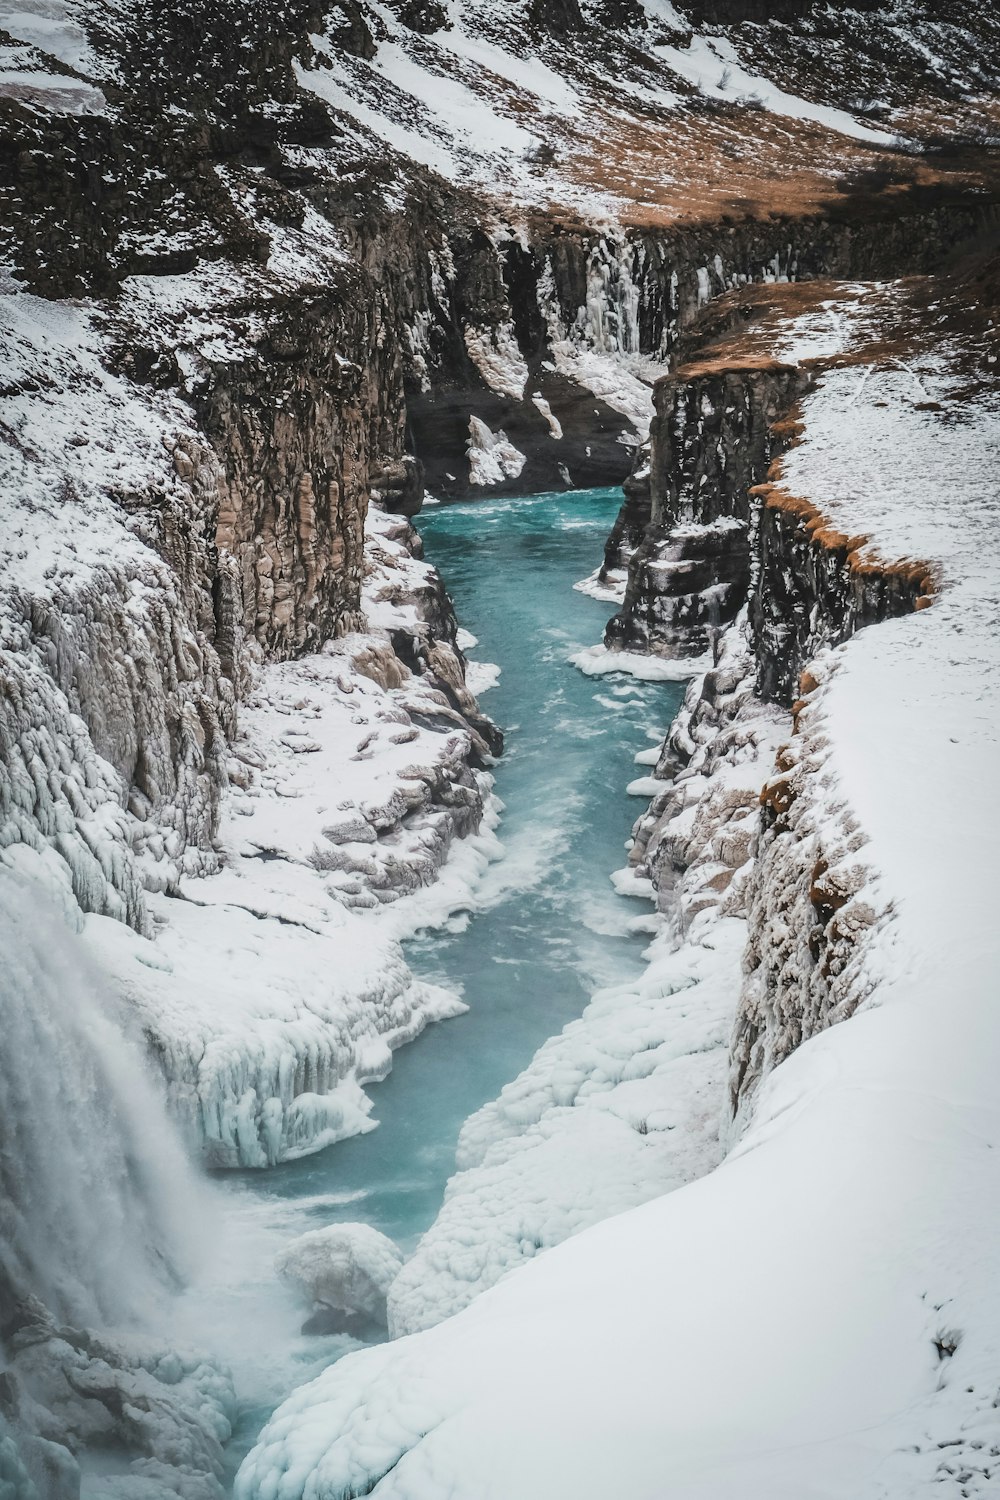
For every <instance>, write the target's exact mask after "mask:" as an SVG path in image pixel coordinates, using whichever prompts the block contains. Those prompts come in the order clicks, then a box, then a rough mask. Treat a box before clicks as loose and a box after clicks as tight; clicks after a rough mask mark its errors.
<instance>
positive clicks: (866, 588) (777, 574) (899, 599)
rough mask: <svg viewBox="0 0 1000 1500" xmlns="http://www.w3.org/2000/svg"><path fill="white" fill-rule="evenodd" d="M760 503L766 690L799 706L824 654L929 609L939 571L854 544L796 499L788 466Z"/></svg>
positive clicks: (759, 625) (760, 628)
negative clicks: (786, 475)
mask: <svg viewBox="0 0 1000 1500" xmlns="http://www.w3.org/2000/svg"><path fill="white" fill-rule="evenodd" d="M755 498H756V499H757V500H758V501H759V502H760V507H761V508H760V520H759V542H758V547H759V552H758V557H759V573H758V580H757V585H756V587H755V589H754V592H753V596H752V598H751V605H750V609H751V620H752V625H753V632H754V639H755V641H756V650H757V663H758V674H757V682H758V690H759V691H760V693H761V694H762V695H763V696H764V697H765V698H769V699H772V700H773V701H775V702H778V703H791V702H792V701H793V699H794V698H795V696H796V692H797V689H798V685H799V682H800V677H801V674H802V673H803V671H804V670H805V669H806V666H807V664H808V663H809V662H811V660H812V658H813V657H814V656H815V655H816V653H817V652H818V651H820V650H822V648H823V647H824V646H827V645H835V644H838V643H839V642H841V641H845V640H847V638H848V637H849V636H851V635H853V634H854V632H855V631H856V630H860V629H861V627H862V626H864V625H873V624H877V623H878V622H879V621H880V620H891V619H893V618H895V617H897V616H899V615H905V614H909V613H910V612H911V611H912V610H915V609H923V608H924V607H925V606H926V605H928V604H929V603H930V602H931V597H932V595H933V593H934V570H933V568H932V567H931V566H930V565H929V564H928V563H925V562H920V561H919V560H916V559H912V558H908V559H904V560H902V561H898V562H894V563H890V562H886V561H885V560H884V559H883V558H881V557H879V556H878V553H877V552H876V551H875V550H874V549H872V548H871V547H870V545H869V539H868V537H866V536H846V535H845V534H844V532H842V531H840V530H838V529H837V528H836V527H835V526H831V525H830V523H829V521H828V519H827V518H826V517H825V516H824V515H823V514H822V512H821V511H820V510H819V509H818V508H817V507H816V506H815V505H814V504H813V503H812V502H811V501H809V500H802V499H799V498H798V497H796V496H794V495H790V494H788V492H787V491H786V490H785V489H784V487H783V486H782V483H781V462H780V459H779V460H778V461H777V462H776V463H775V464H774V465H773V466H772V475H771V479H770V481H769V482H768V483H766V484H763V485H760V486H758V487H756V490H755Z"/></svg>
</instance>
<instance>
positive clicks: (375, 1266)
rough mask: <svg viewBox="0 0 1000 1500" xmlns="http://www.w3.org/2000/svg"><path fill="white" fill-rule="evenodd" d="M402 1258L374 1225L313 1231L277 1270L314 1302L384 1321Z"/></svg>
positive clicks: (283, 1254) (295, 1242) (297, 1243)
mask: <svg viewBox="0 0 1000 1500" xmlns="http://www.w3.org/2000/svg"><path fill="white" fill-rule="evenodd" d="M402 1264H403V1257H402V1254H401V1253H400V1251H399V1249H398V1248H397V1246H396V1245H394V1244H393V1242H392V1240H390V1239H389V1238H388V1237H387V1236H386V1235H384V1234H380V1233H379V1231H378V1230H377V1229H373V1228H372V1226H371V1225H370V1224H333V1225H330V1226H329V1227H328V1228H326V1229H311V1230H309V1231H308V1232H307V1233H306V1234H303V1235H300V1236H299V1238H298V1239H297V1240H293V1241H292V1243H291V1244H290V1245H289V1246H288V1247H287V1248H286V1249H285V1250H283V1251H282V1252H281V1254H280V1255H279V1256H278V1259H277V1261H276V1262H275V1270H276V1271H277V1272H278V1275H279V1276H281V1277H282V1279H283V1280H285V1281H288V1282H290V1283H291V1284H292V1285H293V1286H295V1287H297V1288H298V1289H299V1290H301V1291H302V1292H303V1293H304V1294H305V1295H306V1297H307V1298H309V1300H310V1301H312V1302H318V1303H320V1304H322V1306H324V1307H330V1308H335V1309H338V1310H340V1311H343V1312H349V1313H366V1314H367V1315H368V1316H369V1317H371V1318H373V1319H374V1320H375V1321H376V1322H379V1323H383V1324H384V1323H385V1321H386V1307H385V1299H386V1294H387V1292H388V1290H389V1287H390V1286H391V1284H392V1282H393V1280H394V1279H395V1277H396V1276H398V1274H399V1270H400V1267H401V1266H402Z"/></svg>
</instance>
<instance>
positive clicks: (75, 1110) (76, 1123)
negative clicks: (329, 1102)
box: [0, 870, 208, 1326]
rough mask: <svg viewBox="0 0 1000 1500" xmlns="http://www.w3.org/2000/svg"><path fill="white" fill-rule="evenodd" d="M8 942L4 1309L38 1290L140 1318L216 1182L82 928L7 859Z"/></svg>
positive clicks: (113, 1315) (2, 985) (98, 1313)
mask: <svg viewBox="0 0 1000 1500" xmlns="http://www.w3.org/2000/svg"><path fill="white" fill-rule="evenodd" d="M0 953H2V955H3V963H2V972H0V1032H2V1037H3V1044H2V1046H0V1311H3V1310H4V1308H6V1307H7V1306H8V1305H10V1304H13V1303H14V1302H16V1301H17V1300H19V1299H20V1298H22V1297H23V1296H25V1295H26V1294H29V1293H33V1294H34V1295H35V1296H36V1297H39V1298H41V1299H42V1301H43V1302H44V1303H45V1304H46V1305H47V1306H48V1308H49V1309H50V1311H51V1312H52V1313H53V1315H54V1316H56V1317H57V1318H59V1319H63V1320H66V1321H70V1322H73V1323H76V1324H77V1325H84V1326H86V1325H94V1324H97V1325H99V1326H108V1325H109V1324H112V1325H113V1324H125V1323H132V1322H137V1321H138V1322H141V1321H144V1320H145V1318H146V1317H148V1315H149V1314H150V1313H151V1312H153V1311H155V1307H156V1305H157V1304H158V1303H159V1302H160V1299H161V1298H162V1296H163V1295H164V1293H165V1292H166V1291H167V1289H168V1288H169V1287H170V1286H171V1284H172V1283H175V1282H176V1280H177V1278H178V1277H179V1276H180V1275H182V1274H183V1273H184V1272H185V1271H186V1270H187V1269H189V1267H190V1265H191V1262H192V1257H193V1253H194V1248H195V1235H196V1233H197V1226H199V1225H201V1226H204V1222H205V1209H206V1207H207V1203H208V1198H207V1191H206V1190H205V1189H204V1188H203V1187H202V1186H201V1184H200V1183H199V1181H198V1179H197V1178H196V1176H195V1174H194V1171H193V1169H192V1168H191V1167H190V1166H189V1165H188V1163H187V1160H186V1158H185V1156H184V1154H183V1152H182V1149H181V1146H180V1144H179V1142H178V1140H177V1136H176V1131H175V1127H174V1126H173V1124H172V1123H171V1121H170V1120H169V1118H168V1116H167V1113H166V1109H165V1107H164V1103H163V1100H162V1098H161V1096H160V1092H159V1089H158V1087H157V1085H156V1083H155V1081H154V1077H153V1074H152V1072H151V1070H150V1068H149V1066H148V1064H147V1062H146V1060H145V1058H144V1056H143V1053H142V1050H141V1047H140V1046H139V1045H137V1043H136V1041H135V1040H132V1039H130V1038H129V1037H128V1036H127V1029H128V1028H127V1026H126V1025H125V1024H123V1017H121V1016H119V1015H114V1014H113V1006H112V1004H111V1003H110V1001H109V998H108V996H107V995H106V993H104V990H103V988H102V984H101V979H100V976H99V974H97V973H96V972H95V971H94V969H93V967H92V966H91V964H90V963H89V962H88V960H87V957H86V955H85V954H84V952H83V947H82V944H81V943H80V941H79V939H78V938H77V936H76V935H75V934H74V932H73V931H72V930H71V929H70V928H69V926H68V925H67V921H66V920H65V918H64V917H63V915H62V914H61V913H60V912H59V910H58V909H57V907H55V906H54V905H53V904H52V903H51V901H50V899H49V897H48V895H47V894H46V892H45V891H44V889H43V888H42V887H41V886H39V885H37V884H36V883H35V882H32V881H28V882H25V881H23V880H18V881H15V880H14V879H13V878H12V877H11V875H9V874H8V873H7V872H6V871H3V870H0ZM4 1321H5V1320H4Z"/></svg>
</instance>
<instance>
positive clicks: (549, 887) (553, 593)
mask: <svg viewBox="0 0 1000 1500" xmlns="http://www.w3.org/2000/svg"><path fill="white" fill-rule="evenodd" d="M620 502H621V493H620V491H618V490H585V491H578V492H575V493H570V494H558V495H538V496H531V497H528V498H526V499H507V500H496V501H490V500H480V501H476V502H472V503H469V504H464V505H455V506H448V507H440V508H434V509H432V510H428V511H427V512H425V513H424V514H423V515H421V516H420V517H419V518H418V520H417V525H418V528H419V530H420V533H421V535H422V537H423V539H424V544H425V550H426V555H427V557H428V559H429V560H430V561H431V562H433V563H435V564H436V566H437V567H438V569H439V571H440V572H441V574H442V576H443V578H444V580H445V583H446V585H447V587H448V589H449V591H450V593H451V594H452V597H453V598H454V600H455V605H456V609H457V613H458V617H459V619H460V620H461V622H462V624H463V626H464V627H465V628H466V629H467V630H470V631H471V632H472V633H473V634H474V635H475V636H476V637H477V638H478V640H479V646H478V647H477V648H476V649H475V650H474V651H472V652H471V653H470V654H471V656H472V657H473V658H474V659H477V660H480V661H483V662H495V663H497V664H498V665H499V666H500V668H501V677H500V681H499V685H498V686H497V687H496V688H494V689H492V690H491V691H489V692H488V693H486V694H484V696H483V700H482V703H483V707H484V709H485V710H486V711H487V712H488V713H490V714H491V715H492V717H493V718H494V719H495V720H496V721H497V722H498V723H499V724H500V725H501V727H502V728H503V729H504V731H505V734H506V750H505V753H504V755H503V757H502V758H501V759H500V761H499V762H498V764H497V766H496V773H495V774H496V790H497V793H498V795H499V796H500V798H501V799H502V801H503V803H504V805H505V811H504V814H503V818H502V821H501V825H500V828H499V834H500V838H501V840H502V842H503V845H504V849H505V855H504V858H503V859H501V860H499V861H498V862H497V863H496V864H494V865H492V866H491V867H490V869H489V871H488V872H487V874H486V876H485V877H484V880H483V882H482V887H481V889H480V890H478V891H477V893H476V896H475V910H474V911H473V912H472V913H470V914H465V915H462V916H459V917H458V918H456V919H454V920H453V921H452V923H451V924H450V928H449V929H448V930H445V931H443V932H442V931H440V930H439V931H436V932H433V933H429V934H427V935H426V936H424V937H421V938H419V939H416V940H414V941H413V942H411V943H408V944H407V945H406V946H407V958H408V961H409V962H410V964H411V966H412V967H413V968H414V969H415V970H416V972H417V973H419V974H421V975H422V976H424V977H426V978H428V979H433V980H436V981H437V982H439V983H442V984H445V985H447V986H449V987H450V988H453V989H458V990H460V991H461V993H462V995H463V997H464V999H465V1001H466V1003H467V1004H468V1006H469V1010H468V1012H467V1014H465V1015H463V1016H461V1017H459V1018H457V1019H455V1020H452V1021H448V1022H445V1023H443V1024H441V1025H437V1026H431V1027H429V1028H428V1029H427V1030H426V1031H425V1032H424V1034H423V1035H422V1036H421V1037H420V1038H419V1039H418V1040H417V1041H416V1042H414V1043H412V1044H411V1045H410V1046H407V1047H404V1048H402V1049H401V1050H400V1051H399V1052H397V1053H396V1055H395V1059H394V1063H393V1069H392V1072H391V1073H390V1075H389V1077H388V1078H387V1079H386V1080H385V1081H384V1082H383V1083H380V1084H378V1085H376V1086H374V1087H373V1089H372V1095H373V1099H374V1117H375V1118H376V1119H377V1120H378V1121H379V1125H378V1128H377V1129H376V1130H374V1131H372V1132H371V1133H370V1134H367V1135H362V1136H357V1137H355V1138H354V1139H352V1140H348V1141H344V1142H341V1143H340V1144H339V1145H336V1146H333V1147H330V1148H329V1149H328V1150H326V1151H322V1152H319V1153H318V1154H317V1155H315V1156H311V1157H307V1158H305V1159H304V1160H302V1161H298V1162H291V1163H287V1164H285V1165H283V1166H280V1167H275V1168H273V1169H272V1170H270V1171H268V1172H266V1173H261V1172H255V1173H243V1174H231V1175H230V1179H229V1182H228V1185H227V1192H228V1194H229V1195H230V1198H231V1202H232V1211H231V1217H232V1219H233V1222H235V1223H236V1224H237V1226H238V1234H237V1236H236V1240H237V1241H238V1249H237V1251H236V1252H234V1253H235V1254H237V1255H238V1256H244V1257H245V1271H244V1272H240V1271H238V1270H237V1269H236V1268H235V1267H234V1268H231V1269H230V1271H229V1272H227V1273H226V1282H227V1287H225V1288H223V1287H220V1291H219V1299H220V1301H222V1302H224V1301H225V1298H226V1297H227V1296H228V1295H229V1293H228V1285H232V1284H233V1283H234V1282H237V1281H238V1280H239V1279H240V1276H241V1275H242V1276H243V1279H244V1282H245V1283H246V1285H245V1286H244V1289H243V1290H242V1291H240V1292H238V1293H236V1294H235V1296H234V1299H233V1302H232V1305H231V1306H229V1307H228V1308H227V1307H225V1306H222V1305H218V1306H217V1307H216V1308H215V1309H214V1315H216V1316H217V1317H218V1319H219V1321H220V1323H221V1322H224V1323H225V1324H226V1325H231V1324H234V1323H241V1324H248V1323H249V1325H250V1327H249V1328H248V1330H247V1333H248V1335H249V1337H248V1339H247V1340H246V1341H245V1342H247V1343H248V1345H249V1347H248V1349H247V1350H246V1355H247V1362H246V1364H245V1365H244V1359H243V1358H242V1357H241V1353H240V1351H239V1350H237V1352H236V1353H235V1355H234V1363H235V1364H237V1365H244V1367H245V1368H252V1369H253V1371H254V1375H253V1381H254V1383H256V1382H257V1378H258V1374H260V1373H261V1370H260V1361H261V1359H262V1357H264V1358H267V1359H269V1360H270V1362H271V1372H270V1373H271V1379H270V1380H268V1379H267V1378H266V1377H267V1372H266V1371H265V1372H263V1374H264V1376H265V1378H264V1379H263V1380H262V1381H261V1382H260V1386H259V1389H258V1390H257V1391H256V1392H255V1393H251V1392H249V1391H248V1390H247V1389H246V1387H245V1386H244V1397H245V1399H246V1400H247V1403H248V1404H247V1406H246V1407H245V1409H244V1417H243V1420H242V1422H241V1425H240V1429H239V1431H238V1433H237V1435H236V1437H235V1439H234V1442H233V1444H232V1445H231V1448H230V1454H229V1458H230V1463H231V1465H232V1468H233V1469H235V1467H236V1464H237V1462H238V1460H239V1458H240V1457H241V1456H242V1453H243V1452H244V1451H245V1450H246V1448H247V1447H248V1445H249V1444H250V1443H251V1442H252V1440H253V1438H254V1436H255V1434H256V1431H257V1430H258V1429H259V1427H260V1425H261V1423H262V1421H263V1420H264V1419H265V1418H266V1416H267V1415H268V1412H269V1410H270V1409H271V1407H273V1405H274V1403H275V1401H276V1400H278V1399H280V1398H281V1397H282V1396H283V1395H284V1394H286V1393H287V1391H288V1390H289V1389H290V1388H291V1386H292V1385H294V1384H298V1383H300V1381H303V1380H306V1379H308V1378H310V1377H311V1376H312V1375H313V1374H315V1373H317V1370H318V1368H320V1367H322V1365H323V1364H325V1363H329V1361H330V1360H332V1359H334V1358H337V1357H338V1356H339V1355H340V1354H342V1353H344V1352H345V1351H346V1349H347V1348H350V1347H355V1346H354V1345H353V1344H352V1343H351V1341H350V1340H346V1339H343V1338H341V1339H336V1338H330V1339H322V1338H321V1339H317V1338H306V1339H300V1338H297V1337H296V1335H297V1329H298V1323H299V1322H301V1318H302V1312H301V1309H299V1308H297V1307H296V1306H295V1305H294V1304H293V1302H292V1301H291V1300H290V1299H289V1300H287V1301H286V1302H282V1301H281V1300H280V1298H278V1297H277V1294H276V1293H275V1292H274V1291H273V1290H272V1286H273V1273H272V1272H271V1270H270V1266H271V1262H272V1260H273V1253H274V1248H275V1246H276V1245H281V1244H283V1243H287V1242H288V1240H289V1239H291V1238H292V1237H293V1236H294V1235H296V1234H300V1233H302V1232H303V1230H305V1229H308V1228H311V1227H318V1226H319V1225H323V1224H329V1223H334V1222H356V1221H358V1220H363V1221H365V1222H367V1223H370V1224H373V1225H374V1226H375V1227H376V1228H378V1229H380V1230H382V1231H383V1232H384V1233H385V1234H388V1235H390V1236H391V1237H392V1238H393V1239H395V1240H396V1241H397V1242H398V1243H399V1244H400V1245H401V1246H402V1247H403V1248H404V1249H406V1250H409V1249H411V1248H412V1247H413V1245H414V1244H415V1243H416V1240H417V1239H418V1238H419V1236H420V1235H421V1234H422V1232H423V1231H424V1230H425V1229H426V1228H427V1227H428V1225H429V1224H430V1223H431V1221H432V1220H433V1218H434V1216H435V1215H436V1213H437V1211H438V1208H439V1206H440V1204H441V1200H442V1196H443V1193H444V1187H445V1183H446V1182H447V1179H448V1177H449V1175H450V1174H451V1171H452V1169H453V1167H454V1159H455V1145H456V1141H457V1138H458V1133H459V1130H460V1128H461V1126H462V1123H463V1121H464V1120H465V1119H466V1118H467V1117H468V1116H469V1115H470V1114H471V1113H472V1112H473V1111H474V1110H476V1109H478V1108H479V1107H480V1106H481V1105H483V1104H484V1103H486V1102H487V1101H488V1100H490V1099H493V1098H494V1097H495V1096H496V1095H497V1094H498V1093H499V1092H500V1090H501V1089H502V1087H503V1085H504V1084H505V1083H507V1082H508V1081H509V1080H510V1079H512V1078H514V1077H515V1076H516V1075H517V1074H518V1073H519V1072H520V1071H521V1069H522V1068H523V1067H525V1065H526V1064H527V1063H528V1062H529V1061H530V1059H531V1057H532V1055H533V1054H534V1052H535V1051H536V1050H537V1048H538V1047H539V1046H540V1045H541V1043H542V1042H544V1041H545V1040H546V1038H547V1037H549V1036H552V1035H553V1034H554V1033H556V1032H558V1031H560V1030H561V1028H562V1027H563V1026H564V1025H565V1024H566V1022H567V1021H570V1020H572V1019H573V1018H574V1017H576V1016H578V1015H579V1014H580V1013H581V1011H582V1010H583V1009H584V1007H585V1006H586V1004H587V1001H588V999H589V997H590V995H591V993H592V992H593V990H594V989H595V988H597V987H598V986H600V985H601V984H604V983H608V982H611V981H613V980H622V979H627V978H628V976H629V975H630V974H638V973H639V972H640V971H641V968H642V953H643V949H644V947H645V945H646V942H647V941H648V939H647V938H645V937H644V936H642V935H639V934H637V933H636V932H635V931H634V927H633V930H630V926H631V925H632V924H634V923H635V920H636V918H637V917H642V916H643V915H647V914H648V908H647V907H645V906H644V904H642V903H637V902H636V901H634V900H627V899H625V898H623V897H620V896H618V895H617V894H616V893H615V891H614V890H613V888H612V886H611V883H610V878H609V877H610V875H611V872H612V871H613V870H615V869H618V868H620V867H621V866H622V865H623V864H624V863H625V857H626V856H625V847H624V845H625V840H626V838H627V837H628V834H629V830H630V829H631V826H632V823H633V821H634V819H635V817H636V815H637V813H638V812H639V811H641V809H642V807H643V805H644V804H643V803H642V802H641V801H638V800H636V799H634V798H630V797H629V796H628V795H627V793H626V790H625V788H626V786H627V784H628V782H629V781H630V780H632V779H633V778H634V777H636V776H637V775H640V774H645V773H644V772H641V771H639V770H637V768H636V766H635V760H634V758H635V754H636V752H637V751H638V750H642V749H648V748H649V746H650V745H651V744H653V743H654V741H659V740H660V739H662V737H663V735H664V733H665V732H666V729H667V727H668V725H669V723H670V720H671V719H672V718H673V715H674V713H675V712H676V710H677V707H678V706H679V703H680V700H681V696H682V693H683V688H682V687H680V686H678V685H676V684H672V683H641V682H636V681H634V680H633V679H631V678H628V677H625V676H623V675H619V674H616V675H615V676H612V677H605V678H588V677H585V676H584V675H583V673H581V672H580V671H578V670H577V669H576V668H575V667H574V666H572V665H571V663H570V660H569V658H570V656H571V655H572V654H573V652H574V651H576V650H579V649H580V648H581V647H583V646H590V645H593V644H595V643H596V642H597V641H599V640H600V639H601V636H602V633H603V630H604V626H605V623H606V621H607V619H608V616H609V614H610V613H611V611H612V606H611V605H609V604H608V603H601V602H599V601H597V600H594V599H591V598H589V597H588V596H586V595H584V594H582V593H579V592H577V591H575V590H574V588H573V584H574V583H575V582H577V581H578V580H579V579H581V578H584V577H586V576H587V575H588V574H589V573H591V572H592V571H593V569H594V568H595V567H596V566H597V564H598V563H599V561H600V558H601V553H602V548H603V544H604V539H605V537H606V536H607V533H608V531H609V529H610V527H611V524H612V522H613V520H614V517H615V514H616V512H617V510H618V507H619V504H620ZM255 1279H256V1280H257V1282H258V1284H259V1290H257V1289H255V1285H254V1283H255ZM241 1298H242V1301H241V1300H240V1299H241Z"/></svg>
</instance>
